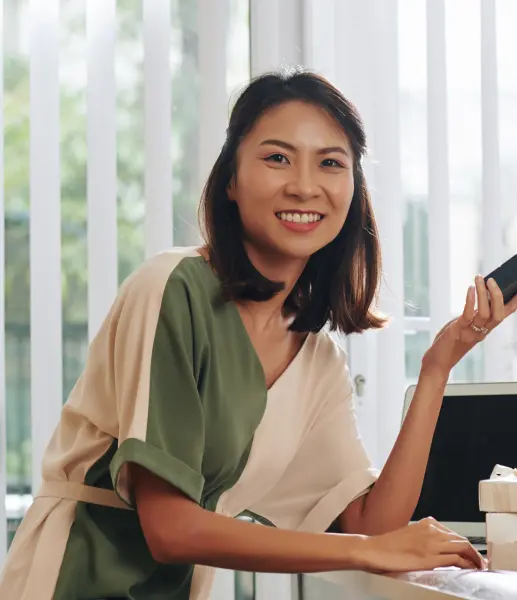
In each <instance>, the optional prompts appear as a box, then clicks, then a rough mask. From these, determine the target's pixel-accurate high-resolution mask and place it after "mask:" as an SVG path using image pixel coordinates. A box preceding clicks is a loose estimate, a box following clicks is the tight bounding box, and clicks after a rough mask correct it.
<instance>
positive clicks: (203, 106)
mask: <svg viewBox="0 0 517 600" xmlns="http://www.w3.org/2000/svg"><path fill="white" fill-rule="evenodd" d="M229 9H230V7H229V3H228V0H217V2H207V3H206V4H204V5H203V10H200V11H199V19H198V27H199V29H198V32H199V83H200V99H199V102H200V106H199V132H200V139H199V176H200V182H199V186H200V188H201V187H202V186H203V184H204V183H205V181H206V178H207V177H208V174H209V172H210V169H211V167H212V165H213V163H214V162H215V160H216V158H217V156H218V154H219V152H220V150H221V146H222V145H223V142H224V136H225V130H226V126H227V123H228V95H227V92H226V40H227V37H228V17H229Z"/></svg>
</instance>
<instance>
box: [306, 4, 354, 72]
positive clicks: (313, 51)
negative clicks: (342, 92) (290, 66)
mask: <svg viewBox="0 0 517 600" xmlns="http://www.w3.org/2000/svg"><path fill="white" fill-rule="evenodd" d="M343 4H346V2H343ZM336 10H337V9H336V0H327V2H325V10H321V0H319V1H318V0H303V64H304V65H305V66H307V67H310V68H311V69H314V70H315V71H316V72H318V73H320V74H321V75H323V76H324V77H327V79H329V80H330V81H334V80H335V78H336V71H337V62H338V61H337V52H336V42H337V39H336V37H337V36H336V31H335V28H334V25H335V23H336ZM343 37H344V36H343Z"/></svg>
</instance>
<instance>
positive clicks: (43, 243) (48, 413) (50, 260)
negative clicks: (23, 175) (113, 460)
mask: <svg viewBox="0 0 517 600" xmlns="http://www.w3.org/2000/svg"><path fill="white" fill-rule="evenodd" d="M29 21H30V29H29V36H30V37H29V40H30V42H29V43H30V195H31V201H30V278H31V286H30V287H31V291H30V296H31V301H30V307H31V424H32V428H31V435H32V490H33V493H35V492H37V489H38V487H39V483H40V479H41V475H40V473H41V471H40V470H41V459H42V455H43V452H44V449H45V446H46V444H47V443H48V441H49V439H50V436H51V434H52V431H53V429H54V427H55V426H56V424H57V422H58V420H59V414H60V411H61V406H62V401H63V400H62V398H63V389H62V381H63V376H62V348H61V346H62V331H61V330H62V323H61V195H60V152H59V144H60V139H59V131H60V127H59V77H58V68H59V0H31V2H30V3H29Z"/></svg>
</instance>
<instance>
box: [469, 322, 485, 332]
mask: <svg viewBox="0 0 517 600" xmlns="http://www.w3.org/2000/svg"><path fill="white" fill-rule="evenodd" d="M470 328H471V329H472V331H475V332H476V333H481V335H486V334H487V333H489V331H488V329H487V328H486V327H478V326H477V325H474V323H471V324H470Z"/></svg>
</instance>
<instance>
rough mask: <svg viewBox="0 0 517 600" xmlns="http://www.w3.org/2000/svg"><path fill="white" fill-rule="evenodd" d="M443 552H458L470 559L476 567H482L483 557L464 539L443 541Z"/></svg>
mask: <svg viewBox="0 0 517 600" xmlns="http://www.w3.org/2000/svg"><path fill="white" fill-rule="evenodd" d="M443 552H446V553H447V554H458V555H459V556H462V557H463V558H465V559H466V560H468V561H470V562H471V563H472V564H473V565H474V566H475V567H476V568H477V569H482V568H483V567H484V560H483V557H482V556H481V554H480V553H479V552H478V551H477V550H476V549H475V548H474V546H472V544H470V542H467V541H464V540H451V541H448V542H445V544H444V546H443Z"/></svg>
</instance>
